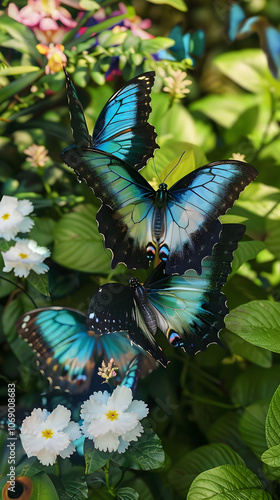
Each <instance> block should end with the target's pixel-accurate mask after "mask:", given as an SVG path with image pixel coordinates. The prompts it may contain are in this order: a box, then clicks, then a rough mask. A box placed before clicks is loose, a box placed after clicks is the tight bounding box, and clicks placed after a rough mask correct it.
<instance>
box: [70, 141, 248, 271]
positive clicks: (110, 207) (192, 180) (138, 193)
mask: <svg viewBox="0 0 280 500" xmlns="http://www.w3.org/2000/svg"><path fill="white" fill-rule="evenodd" d="M61 158H62V160H63V161H64V162H65V163H66V164H67V165H68V166H69V167H71V168H73V169H74V171H75V173H76V175H77V177H78V179H80V180H84V181H85V182H86V183H87V184H88V186H89V187H90V188H91V189H92V191H93V192H94V193H95V195H96V196H97V197H98V198H99V199H100V200H101V201H102V203H103V205H102V206H101V207H100V209H99V211H98V213H97V216H96V220H97V223H98V226H99V227H98V229H99V232H100V233H101V234H103V236H104V240H105V246H106V248H108V249H110V250H111V251H112V254H113V256H112V262H111V267H112V268H115V267H116V265H117V264H118V263H119V262H123V263H125V264H126V265H127V267H129V268H135V269H139V268H144V269H147V268H148V267H149V264H150V262H151V260H153V259H154V258H155V256H156V253H158V257H159V258H160V260H162V261H164V262H166V267H165V270H166V273H167V274H172V273H178V274H182V273H183V272H184V271H185V270H186V269H190V268H191V269H194V270H195V271H197V272H198V273H200V272H201V260H202V259H203V257H205V256H206V255H210V254H211V250H212V247H213V245H214V244H215V243H216V242H217V241H218V240H219V234H220V231H221V227H222V226H221V223H220V222H219V220H218V217H219V216H221V215H223V214H224V213H225V212H226V211H227V210H228V209H229V208H230V207H232V205H233V203H234V201H235V200H236V199H237V198H238V196H239V194H240V192H241V191H242V190H243V189H244V188H245V186H246V185H247V184H249V183H250V182H251V181H252V180H253V179H254V178H255V177H256V175H257V170H256V169H255V168H254V167H252V166H251V165H249V164H248V163H245V162H240V161H234V160H225V161H218V162H214V163H208V164H207V165H204V166H203V167H200V168H198V169H196V170H194V171H193V172H191V173H189V174H187V175H186V176H185V177H183V178H182V179H180V180H179V181H178V182H176V183H175V184H174V185H173V186H171V187H170V188H169V189H168V186H167V184H165V183H164V182H162V183H161V184H160V185H159V188H158V190H157V191H156V190H154V189H153V187H152V186H151V185H150V184H149V183H148V182H147V181H146V180H145V179H144V178H143V176H142V175H141V174H140V173H139V172H137V171H135V170H134V169H132V168H131V167H130V166H129V165H127V164H126V163H124V162H122V161H121V160H119V159H118V158H115V157H113V156H109V155H105V154H103V153H101V152H100V153H98V152H96V151H95V150H93V149H92V150H91V149H83V148H77V147H74V148H72V149H68V150H64V152H62V154H61Z"/></svg>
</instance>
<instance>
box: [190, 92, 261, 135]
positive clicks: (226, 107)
mask: <svg viewBox="0 0 280 500" xmlns="http://www.w3.org/2000/svg"><path fill="white" fill-rule="evenodd" d="M257 101H258V98H257V96H252V95H246V94H244V95H237V94H225V95H208V96H206V97H203V98H202V99H199V100H197V101H195V102H194V103H192V104H191V106H190V110H191V111H200V112H201V113H203V114H204V115H205V116H208V118H210V119H211V120H213V121H215V122H216V123H218V125H221V126H222V127H224V128H226V129H228V128H231V127H232V126H233V125H234V123H235V122H236V120H238V118H239V116H240V115H241V114H242V113H244V111H245V110H247V109H249V108H251V107H252V106H254V105H256V103H257Z"/></svg>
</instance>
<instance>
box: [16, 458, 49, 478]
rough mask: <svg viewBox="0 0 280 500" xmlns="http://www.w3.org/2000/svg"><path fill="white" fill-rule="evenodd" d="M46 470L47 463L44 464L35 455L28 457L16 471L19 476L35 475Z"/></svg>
mask: <svg viewBox="0 0 280 500" xmlns="http://www.w3.org/2000/svg"><path fill="white" fill-rule="evenodd" d="M45 470H46V465H42V464H41V462H39V460H37V458H35V457H31V458H27V459H25V460H24V462H23V463H21V464H20V465H19V466H18V467H17V469H16V471H17V475H18V476H28V477H33V476H36V475H37V474H40V473H41V472H44V471H45Z"/></svg>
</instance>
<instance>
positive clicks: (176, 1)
mask: <svg viewBox="0 0 280 500" xmlns="http://www.w3.org/2000/svg"><path fill="white" fill-rule="evenodd" d="M149 2H150V3H155V4H159V5H171V7H174V9H178V10H181V11H182V12H186V11H187V10H188V8H187V6H186V4H185V2H184V1H183V0H149Z"/></svg>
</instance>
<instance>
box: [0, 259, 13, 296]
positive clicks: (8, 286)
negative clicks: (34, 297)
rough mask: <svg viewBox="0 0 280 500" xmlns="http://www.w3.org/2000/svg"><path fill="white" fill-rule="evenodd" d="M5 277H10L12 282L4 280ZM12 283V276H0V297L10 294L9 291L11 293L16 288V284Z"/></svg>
mask: <svg viewBox="0 0 280 500" xmlns="http://www.w3.org/2000/svg"><path fill="white" fill-rule="evenodd" d="M0 256H1V254H0ZM3 274H4V273H3ZM6 278H7V279H9V278H11V281H12V283H10V282H9V281H6ZM13 283H15V278H12V276H10V275H7V276H0V298H2V297H6V296H7V295H10V293H12V291H13V290H14V289H15V288H16V285H15V284H13Z"/></svg>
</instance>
